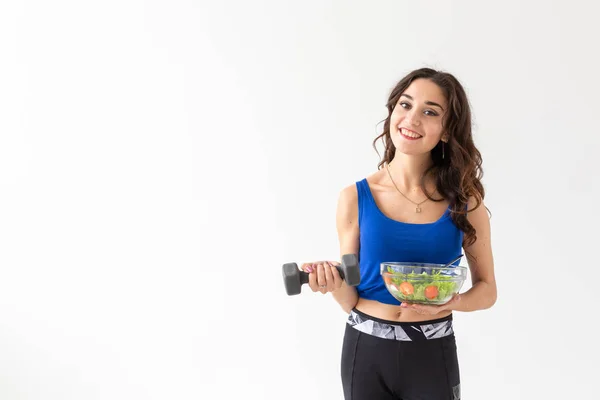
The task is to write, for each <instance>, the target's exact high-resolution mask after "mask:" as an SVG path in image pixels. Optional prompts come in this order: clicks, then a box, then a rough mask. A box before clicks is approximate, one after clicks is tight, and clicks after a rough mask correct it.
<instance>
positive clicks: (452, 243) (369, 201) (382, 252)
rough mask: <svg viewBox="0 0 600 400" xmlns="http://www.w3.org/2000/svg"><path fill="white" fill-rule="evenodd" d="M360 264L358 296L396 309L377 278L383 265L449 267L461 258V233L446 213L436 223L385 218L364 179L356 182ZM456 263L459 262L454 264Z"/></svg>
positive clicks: (448, 210)
mask: <svg viewBox="0 0 600 400" xmlns="http://www.w3.org/2000/svg"><path fill="white" fill-rule="evenodd" d="M356 188H357V190H358V224H359V228H360V250H359V263H360V275H361V282H360V284H359V285H358V286H357V287H356V290H357V292H358V296H359V297H362V298H364V299H368V300H376V301H379V302H381V303H385V304H393V305H399V304H400V301H398V300H396V299H395V298H394V297H393V296H392V295H391V294H390V292H388V290H387V289H386V287H385V285H384V282H383V278H382V277H381V275H380V264H381V263H382V262H403V261H406V262H422V263H440V264H442V263H448V262H450V261H452V260H453V259H454V258H456V257H458V256H459V255H460V254H461V249H462V241H463V232H462V231H461V230H460V229H459V228H458V227H457V226H456V225H455V224H454V221H452V218H451V217H450V209H449V208H448V209H446V211H445V212H444V215H442V216H441V217H440V218H439V219H438V220H437V221H435V222H432V223H426V224H412V223H406V222H400V221H396V220H393V219H391V218H388V217H387V216H386V215H385V214H383V212H382V211H381V210H380V209H379V207H378V206H377V204H376V203H375V199H374V198H373V194H372V193H371V188H370V187H369V184H368V182H367V179H366V178H365V179H363V180H362V181H359V182H356ZM457 263H458V261H457Z"/></svg>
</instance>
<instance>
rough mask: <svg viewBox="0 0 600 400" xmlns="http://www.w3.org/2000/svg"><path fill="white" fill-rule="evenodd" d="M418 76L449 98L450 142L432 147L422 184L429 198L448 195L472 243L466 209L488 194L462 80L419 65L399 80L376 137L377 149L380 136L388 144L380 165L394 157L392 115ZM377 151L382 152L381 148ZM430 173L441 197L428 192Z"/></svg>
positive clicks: (454, 216)
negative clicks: (403, 94)
mask: <svg viewBox="0 0 600 400" xmlns="http://www.w3.org/2000/svg"><path fill="white" fill-rule="evenodd" d="M416 79H429V80H430V81H432V82H433V83H435V84H437V85H438V86H439V87H440V89H441V90H442V92H443V93H444V95H445V97H446V100H447V101H448V111H447V112H446V114H445V116H444V119H443V123H442V126H443V128H444V130H445V131H446V133H447V134H448V142H447V143H445V144H444V143H443V142H442V141H440V142H439V143H438V144H437V145H436V146H435V147H434V148H433V149H432V150H431V159H432V161H433V164H432V166H431V167H430V168H428V169H427V170H426V171H425V172H424V173H423V176H422V177H421V187H422V188H423V192H424V193H425V196H427V198H428V199H429V200H432V201H443V200H444V199H445V200H447V201H448V202H449V203H450V210H451V217H452V220H453V221H454V223H455V224H456V226H457V227H458V228H459V229H460V230H462V231H463V232H464V236H465V237H464V244H465V246H469V245H471V244H473V243H474V242H475V240H476V239H477V234H476V231H475V228H473V226H472V225H471V223H470V222H469V221H468V220H467V213H468V212H471V211H473V210H474V209H476V208H478V207H479V206H480V205H481V204H482V202H483V198H484V196H485V192H484V188H483V185H482V184H481V178H482V177H483V170H482V168H481V163H482V159H481V153H480V152H479V150H477V148H476V147H475V143H474V142H473V136H472V131H471V108H470V106H469V101H468V99H467V95H466V93H465V90H464V88H463V87H462V85H461V84H460V82H459V81H458V80H457V79H456V78H455V77H454V76H453V75H451V74H449V73H447V72H442V71H436V70H434V69H431V68H420V69H417V70H414V71H412V72H410V73H409V74H408V75H406V76H405V77H404V78H402V79H401V80H400V81H399V82H398V83H397V84H396V86H395V87H394V89H393V90H392V91H391V93H390V96H389V98H388V101H387V104H386V107H387V109H388V116H387V118H386V119H385V120H384V121H385V123H384V127H383V132H382V133H381V134H380V135H379V136H377V137H376V138H375V140H374V141H373V147H374V148H375V151H377V146H376V144H377V141H378V140H380V139H381V140H382V142H383V145H384V148H385V153H384V157H383V159H382V160H381V162H379V164H378V165H377V168H378V169H381V168H382V167H383V166H384V165H385V164H389V163H390V162H391V161H392V160H393V159H394V155H395V152H396V148H395V146H394V144H393V142H392V140H391V137H390V119H391V115H392V112H393V110H394V107H395V106H396V104H397V103H398V99H399V98H400V95H401V94H402V93H404V91H405V90H406V89H407V88H408V87H409V86H410V84H411V83H412V82H413V81H414V80H416ZM444 145H445V147H446V148H445V149H444V157H443V158H442V146H444ZM377 154H379V152H378V151H377ZM428 175H430V176H432V177H433V178H434V182H435V186H436V189H437V192H438V193H439V194H440V196H442V198H441V199H434V198H432V197H431V194H430V193H428V192H427V189H426V187H425V184H424V183H425V179H426V178H427V176H428ZM471 197H472V198H474V200H475V207H474V208H473V209H472V210H467V205H468V202H469V199H470V198H471ZM488 211H489V210H488Z"/></svg>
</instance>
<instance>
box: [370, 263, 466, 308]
mask: <svg viewBox="0 0 600 400" xmlns="http://www.w3.org/2000/svg"><path fill="white" fill-rule="evenodd" d="M380 265H381V268H380V272H381V277H382V278H383V281H384V282H385V287H386V288H387V290H388V291H389V292H390V294H391V295H392V296H394V298H396V299H397V300H399V301H400V302H404V301H405V302H407V303H415V304H434V305H439V304H445V303H447V302H448V301H450V299H451V298H452V296H454V294H456V293H458V292H459V290H460V288H461V287H462V285H463V283H464V282H465V279H466V278H467V267H462V266H456V265H450V266H447V267H445V266H444V265H445V264H429V263H413V262H385V263H381V264H380Z"/></svg>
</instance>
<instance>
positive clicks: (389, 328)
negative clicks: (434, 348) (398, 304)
mask: <svg viewBox="0 0 600 400" xmlns="http://www.w3.org/2000/svg"><path fill="white" fill-rule="evenodd" d="M388 322H389V323H386V322H384V321H382V320H377V319H376V318H372V317H369V316H368V315H366V314H363V313H361V312H360V311H357V310H352V311H350V315H349V316H348V321H347V323H348V325H350V326H351V327H353V328H354V329H356V330H359V331H361V332H363V333H366V334H367V335H371V336H376V337H379V338H382V339H392V340H402V341H417V340H430V339H439V338H442V337H445V336H450V335H452V334H454V330H453V329H452V316H451V315H450V316H448V317H446V318H442V319H439V320H434V321H424V322H410V323H408V322H398V323H394V322H392V321H388Z"/></svg>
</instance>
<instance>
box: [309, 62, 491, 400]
mask: <svg viewBox="0 0 600 400" xmlns="http://www.w3.org/2000/svg"><path fill="white" fill-rule="evenodd" d="M387 108H388V112H389V115H388V117H387V118H386V120H385V124H384V129H383V133H382V134H381V135H380V136H378V137H377V138H376V139H375V141H374V142H373V144H374V146H375V143H376V142H377V140H379V139H382V141H383V144H384V147H385V154H384V158H383V160H382V161H381V162H380V163H379V165H378V170H377V172H375V173H374V174H372V175H370V176H368V177H367V178H365V179H363V180H361V181H359V182H356V184H353V185H351V186H348V187H346V188H345V189H343V190H342V191H341V193H340V197H339V202H338V208H337V218H336V219H337V230H338V236H339V242H340V253H341V254H348V253H353V254H358V255H359V260H360V268H361V283H360V285H358V286H357V287H351V286H348V285H346V283H345V282H343V281H342V280H341V278H340V275H339V274H338V272H337V270H336V268H332V267H333V266H335V265H339V263H337V262H334V261H323V262H315V263H306V264H304V265H303V266H302V269H303V270H304V271H306V272H308V273H309V286H310V287H311V289H312V290H313V291H315V292H321V293H323V294H325V293H328V292H331V293H332V295H333V297H334V299H335V300H336V301H337V302H338V303H339V304H340V306H341V307H342V308H343V309H344V311H346V312H347V313H349V318H348V323H347V324H346V331H345V335H344V344H343V349H342V365H341V367H342V384H343V389H344V396H345V398H346V399H347V400H350V399H352V400H362V399H369V400H371V399H378V400H381V399H402V400H411V399H415V400H416V399H432V400H442V399H452V400H456V399H460V376H459V366H458V359H457V352H456V342H455V337H454V333H453V330H452V312H453V311H476V310H482V309H487V308H490V307H491V306H492V305H493V304H494V303H495V301H496V282H495V276H494V266H493V257H492V250H491V242H490V224H489V218H488V214H487V212H486V207H485V205H484V203H483V198H484V189H483V186H482V184H481V181H480V179H481V174H482V171H481V155H480V153H479V151H478V150H477V148H476V147H475V145H474V143H473V138H472V133H471V112H470V108H469V103H468V100H467V96H466V94H465V91H464V89H463V87H462V86H461V84H460V83H459V82H458V80H457V79H456V78H455V77H454V76H452V75H451V74H448V73H444V72H439V71H435V70H432V69H429V68H423V69H418V70H415V71H413V72H411V73H410V74H408V75H407V76H406V77H404V78H403V79H402V80H400V82H398V84H397V85H396V87H395V88H394V89H393V90H392V92H391V94H390V96H389V100H388V103H387ZM463 249H464V254H465V255H466V259H467V262H468V265H469V269H470V272H471V278H472V287H471V288H470V289H469V290H468V291H466V292H464V293H462V294H460V295H458V294H456V295H455V296H454V297H453V298H452V299H451V300H450V301H449V302H448V303H446V304H444V305H438V306H433V305H418V304H407V303H406V302H404V303H400V302H399V301H397V300H396V299H395V298H394V297H392V296H391V294H390V293H389V292H388V291H387V289H386V288H385V286H384V282H383V279H382V278H381V276H380V274H379V268H380V263H381V262H391V261H410V262H427V263H448V262H450V261H452V260H453V259H455V258H456V257H457V256H460V254H461V253H462V250H463Z"/></svg>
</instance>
